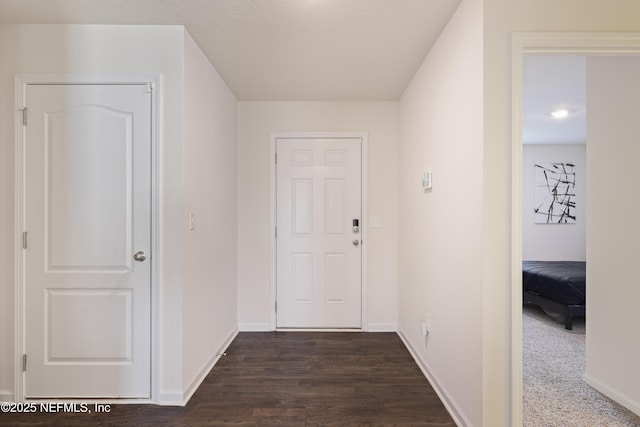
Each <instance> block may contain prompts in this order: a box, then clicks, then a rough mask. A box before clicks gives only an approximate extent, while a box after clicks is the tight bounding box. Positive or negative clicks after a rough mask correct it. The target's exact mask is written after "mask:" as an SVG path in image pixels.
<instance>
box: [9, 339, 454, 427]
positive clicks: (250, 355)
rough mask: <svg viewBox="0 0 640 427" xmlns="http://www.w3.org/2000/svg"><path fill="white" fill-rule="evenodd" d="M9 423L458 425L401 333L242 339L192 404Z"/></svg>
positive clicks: (26, 417) (16, 418) (13, 417)
mask: <svg viewBox="0 0 640 427" xmlns="http://www.w3.org/2000/svg"><path fill="white" fill-rule="evenodd" d="M0 425H10V426H16V427H17V426H50V425H55V426H218V425H224V426H455V423H454V422H453V420H452V419H451V417H450V416H449V414H448V413H447V411H446V410H445V408H444V406H443V405H442V403H441V402H440V400H439V399H438V396H437V395H436V393H435V392H434V390H433V389H432V388H431V386H430V385H429V383H428V382H427V380H426V379H425V378H424V376H423V375H422V372H421V371H420V369H419V368H418V366H416V364H415V362H414V361H413V359H412V358H411V355H410V354H409V352H408V351H407V349H406V348H405V347H404V345H403V344H402V341H401V340H400V338H399V337H398V336H397V335H396V334H395V333H355V332H354V333H349V332H345V333H340V332H335V333H334V332H266V333H246V332H243V333H240V334H239V335H238V336H237V337H236V339H235V340H234V341H233V343H232V344H231V345H230V346H229V348H228V349H227V355H226V356H223V357H222V358H221V359H220V361H219V362H218V363H217V364H216V366H215V367H214V368H213V370H212V371H211V373H210V374H209V375H208V376H207V378H206V379H205V380H204V382H203V383H202V385H201V386H200V388H199V389H198V390H197V391H196V393H195V394H194V395H193V397H192V398H191V400H190V402H189V404H188V405H187V406H185V407H165V406H155V405H114V406H112V408H111V412H110V413H108V414H96V413H91V414H68V413H60V414H41V413H36V414H19V415H18V414H0Z"/></svg>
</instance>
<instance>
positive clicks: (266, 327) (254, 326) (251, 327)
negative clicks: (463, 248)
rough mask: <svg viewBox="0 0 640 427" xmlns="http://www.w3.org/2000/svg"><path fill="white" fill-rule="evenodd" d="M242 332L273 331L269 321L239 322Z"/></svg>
mask: <svg viewBox="0 0 640 427" xmlns="http://www.w3.org/2000/svg"><path fill="white" fill-rule="evenodd" d="M238 329H239V330H240V332H273V328H272V327H271V325H270V324H269V323H239V324H238Z"/></svg>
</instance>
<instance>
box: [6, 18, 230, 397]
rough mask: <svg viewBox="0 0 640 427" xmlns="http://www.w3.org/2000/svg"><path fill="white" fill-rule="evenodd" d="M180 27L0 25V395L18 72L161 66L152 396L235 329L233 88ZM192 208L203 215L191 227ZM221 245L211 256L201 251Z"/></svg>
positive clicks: (182, 380) (9, 293)
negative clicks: (156, 310)
mask: <svg viewBox="0 0 640 427" xmlns="http://www.w3.org/2000/svg"><path fill="white" fill-rule="evenodd" d="M185 34H186V33H185V30H184V28H183V27H181V26H104V25H103V26H93V25H15V26H14V25H0V58H1V60H0V177H1V179H0V399H3V398H4V399H8V400H13V399H14V396H13V388H14V385H13V382H14V373H13V367H14V310H13V306H14V275H13V268H14V244H13V243H14V242H13V236H14V197H15V195H14V144H15V141H14V118H15V115H16V114H17V112H16V111H15V105H14V76H15V74H16V73H90V74H100V75H109V74H118V75H122V74H125V75H131V74H145V75H149V74H153V75H157V74H161V76H162V84H161V87H160V92H161V100H162V103H161V106H160V110H161V111H160V114H161V116H160V127H161V132H160V133H161V134H160V138H159V146H158V147H157V149H158V155H159V158H160V169H161V176H160V182H159V193H160V197H159V198H160V211H159V212H158V215H159V221H160V230H159V233H160V240H161V247H160V251H159V253H155V254H154V260H155V261H156V262H158V263H159V269H160V271H159V277H158V279H157V284H158V298H159V301H160V304H161V305H160V309H159V314H158V315H159V320H160V321H159V327H160V329H159V342H158V348H159V354H158V358H157V359H156V361H157V362H158V363H159V367H158V369H159V378H158V379H157V380H158V384H157V386H158V393H159V394H158V398H159V400H160V401H162V402H164V403H174V404H180V403H182V402H183V400H184V398H185V397H187V395H188V393H189V391H190V390H189V386H190V385H191V384H193V381H194V379H196V380H197V375H198V374H199V373H200V372H201V370H202V368H203V366H204V365H206V363H208V362H209V361H211V360H212V358H213V357H214V355H215V353H216V351H217V350H218V349H219V348H220V347H221V346H223V345H224V343H225V340H226V339H227V338H228V336H229V334H230V333H232V332H233V330H234V325H235V322H236V313H235V305H236V299H235V298H236V290H235V264H236V261H235V252H236V249H235V226H236V222H235V215H236V208H235V203H236V196H235V183H236V167H235V162H236V157H235V156H236V150H235V139H236V134H235V129H236V109H235V100H234V99H233V96H231V95H230V93H229V91H228V89H226V87H225V85H224V83H223V82H222V81H221V80H220V78H219V77H218V76H217V74H216V73H215V71H213V69H212V68H211V67H210V66H209V65H208V64H206V63H205V62H204V60H203V58H202V56H201V54H200V53H199V52H198V49H197V47H196V46H195V45H194V43H193V41H192V40H191V39H190V37H189V36H188V35H187V36H186V39H185ZM185 49H186V51H187V52H188V59H186V63H185ZM185 73H188V77H187V76H186V75H185ZM185 92H186V94H185ZM185 97H187V98H188V106H186V107H185V104H184V102H185ZM187 114H188V115H189V119H188V124H189V129H185V128H184V126H183V123H184V122H185V120H187V119H185V116H186V115H187ZM194 122H196V123H194ZM183 141H184V143H183ZM201 179H202V180H201ZM185 185H188V189H186V187H185ZM188 209H193V210H195V211H196V214H197V215H198V218H199V224H200V225H201V227H200V228H198V230H197V231H195V232H193V233H188V232H187V231H186V228H185V224H186V220H185V216H186V213H185V212H186V210H188ZM214 234H215V239H216V240H215V241H213V242H211V239H212V238H213V237H212V236H213V235H214ZM221 252H223V255H221V256H222V258H221V259H220V260H219V262H212V261H211V260H210V259H206V260H204V259H202V258H200V257H198V255H197V254H200V253H202V254H203V255H204V256H206V255H207V254H209V255H212V254H218V255H220V253H221ZM222 263H224V265H221V264H222ZM208 302H210V303H211V304H210V305H208ZM200 322H202V323H200ZM209 322H215V323H214V324H209ZM192 334H193V335H192ZM198 334H201V336H198ZM203 337H204V338H208V340H207V342H206V344H201V343H199V342H198V340H202V339H203Z"/></svg>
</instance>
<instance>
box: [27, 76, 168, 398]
mask: <svg viewBox="0 0 640 427" xmlns="http://www.w3.org/2000/svg"><path fill="white" fill-rule="evenodd" d="M161 83H162V76H161V75H159V74H143V75H140V74H133V75H99V74H28V73H25V74H16V76H15V111H14V114H15V125H14V126H15V127H14V129H15V159H14V162H15V164H14V166H15V171H14V174H15V234H14V244H15V246H14V248H15V266H14V274H15V279H14V280H15V286H14V311H15V312H14V337H15V339H14V359H15V363H14V401H16V402H22V401H24V400H25V396H24V373H23V371H22V355H23V354H24V345H25V336H24V333H25V331H24V322H25V319H24V315H25V310H24V307H25V300H24V267H25V266H24V251H23V250H22V249H21V248H22V230H23V229H24V221H25V218H24V214H25V212H24V191H25V188H24V183H25V174H26V167H25V161H26V157H25V153H24V147H25V144H24V141H25V138H26V135H25V132H24V127H23V126H22V120H21V114H20V108H22V107H24V105H25V103H26V88H27V85H30V84H34V85H37V84H96V85H98V84H99V85H105V84H118V85H126V84H150V85H151V87H152V88H153V91H152V92H151V162H152V163H151V255H152V256H151V295H150V298H151V301H150V304H151V331H150V334H151V349H150V351H151V382H150V384H149V387H150V389H149V393H150V399H140V400H132V402H136V403H153V402H154V401H156V400H158V398H159V377H160V360H159V358H160V353H159V348H160V336H161V329H160V328H161V325H160V314H159V307H160V305H159V304H160V287H161V280H160V277H161V276H160V274H159V273H160V265H161V259H162V250H161V245H160V241H161V240H160V238H161V236H160V230H161V229H162V223H161V221H162V219H161V210H160V209H159V207H160V194H161V192H160V185H161V182H160V176H161V172H160V164H161V163H160V160H161V136H162V135H161V127H160V119H161V117H162V116H161V111H160V105H161V104H160V98H161V92H162V90H161V89H162V88H161ZM117 402H121V401H120V400H117ZM122 402H123V403H124V402H125V400H122Z"/></svg>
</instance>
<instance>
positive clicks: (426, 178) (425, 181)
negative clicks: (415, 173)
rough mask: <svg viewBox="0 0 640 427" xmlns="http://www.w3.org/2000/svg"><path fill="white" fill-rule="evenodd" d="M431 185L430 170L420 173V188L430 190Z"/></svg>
mask: <svg viewBox="0 0 640 427" xmlns="http://www.w3.org/2000/svg"><path fill="white" fill-rule="evenodd" d="M432 185H433V181H432V179H431V171H427V172H425V173H424V175H422V189H423V190H430V189H431V187H432Z"/></svg>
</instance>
